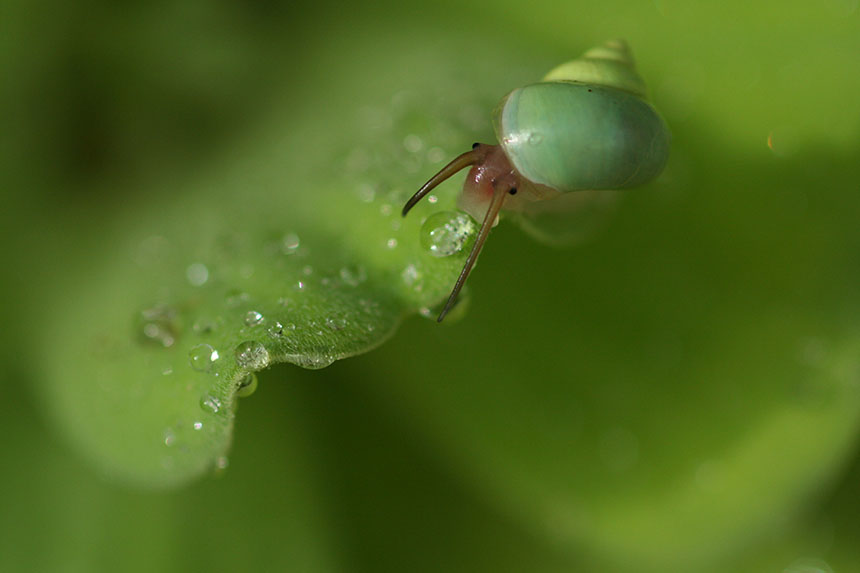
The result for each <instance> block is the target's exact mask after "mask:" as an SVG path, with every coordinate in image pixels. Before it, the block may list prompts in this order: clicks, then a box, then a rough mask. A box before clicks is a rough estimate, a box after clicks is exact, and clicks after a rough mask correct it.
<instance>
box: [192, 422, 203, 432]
mask: <svg viewBox="0 0 860 573" xmlns="http://www.w3.org/2000/svg"><path fill="white" fill-rule="evenodd" d="M193 427H194V429H195V430H202V429H203V422H194V425H193Z"/></svg>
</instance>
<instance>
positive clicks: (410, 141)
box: [403, 133, 424, 153]
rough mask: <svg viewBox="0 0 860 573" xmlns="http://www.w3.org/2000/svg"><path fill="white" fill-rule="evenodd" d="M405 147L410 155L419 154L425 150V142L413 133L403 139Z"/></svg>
mask: <svg viewBox="0 0 860 573" xmlns="http://www.w3.org/2000/svg"><path fill="white" fill-rule="evenodd" d="M403 147H404V148H405V149H406V151H408V152H409V153H418V152H419V151H421V149H423V148H424V142H423V141H421V138H420V137H418V136H417V135H415V134H414V133H411V134H409V135H407V136H406V137H405V138H404V139H403Z"/></svg>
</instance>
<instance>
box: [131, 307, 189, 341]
mask: <svg viewBox="0 0 860 573" xmlns="http://www.w3.org/2000/svg"><path fill="white" fill-rule="evenodd" d="M138 327H139V329H140V330H139V331H138V332H140V334H141V335H142V336H141V338H142V340H143V341H144V342H148V343H153V344H155V345H156V346H163V347H164V348H169V347H171V346H173V345H174V344H175V343H176V339H177V338H178V336H179V331H180V330H181V323H180V320H179V313H177V312H176V309H174V308H173V307H171V306H167V305H158V306H154V307H152V308H146V309H144V310H142V311H140V314H139V315H138Z"/></svg>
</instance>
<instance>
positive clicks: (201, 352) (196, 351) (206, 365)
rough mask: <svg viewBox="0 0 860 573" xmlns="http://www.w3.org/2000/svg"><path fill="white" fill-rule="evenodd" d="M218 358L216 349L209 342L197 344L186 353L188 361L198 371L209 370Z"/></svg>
mask: <svg viewBox="0 0 860 573" xmlns="http://www.w3.org/2000/svg"><path fill="white" fill-rule="evenodd" d="M218 358H219V356H218V351H217V350H215V349H214V348H212V346H210V345H209V344H198V345H197V346H195V347H194V348H192V349H191V351H190V352H189V353H188V362H190V363H191V367H192V368H193V369H195V370H197V371H198V372H211V371H212V366H213V363H214V362H215V361H216V360H218Z"/></svg>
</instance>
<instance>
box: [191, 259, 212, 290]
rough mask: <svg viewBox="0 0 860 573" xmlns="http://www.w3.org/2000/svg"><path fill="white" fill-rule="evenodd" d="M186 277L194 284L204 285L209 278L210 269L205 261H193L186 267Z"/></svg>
mask: <svg viewBox="0 0 860 573" xmlns="http://www.w3.org/2000/svg"><path fill="white" fill-rule="evenodd" d="M185 278H187V279H188V282H189V283H191V285H192V286H203V285H204V284H206V281H208V280H209V269H208V268H206V265H204V264H203V263H192V264H190V265H188V268H187V269H185Z"/></svg>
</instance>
